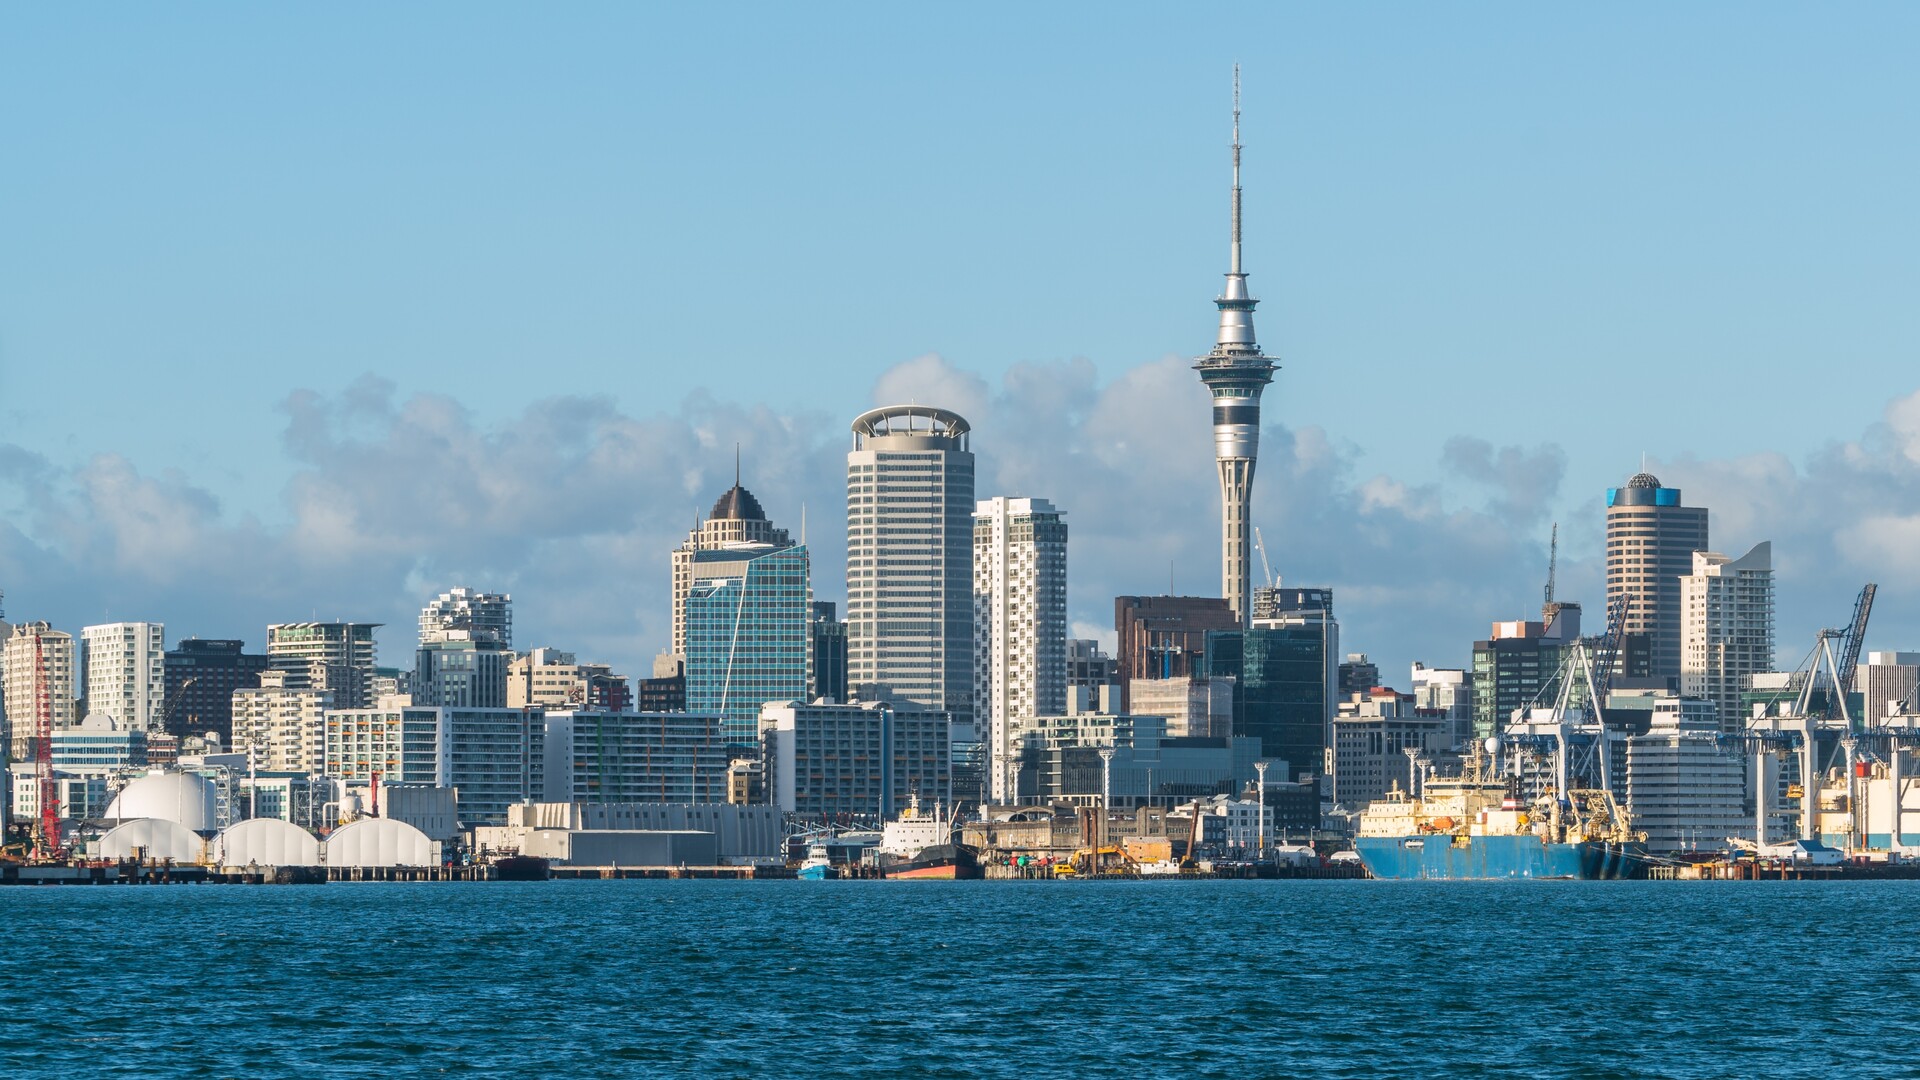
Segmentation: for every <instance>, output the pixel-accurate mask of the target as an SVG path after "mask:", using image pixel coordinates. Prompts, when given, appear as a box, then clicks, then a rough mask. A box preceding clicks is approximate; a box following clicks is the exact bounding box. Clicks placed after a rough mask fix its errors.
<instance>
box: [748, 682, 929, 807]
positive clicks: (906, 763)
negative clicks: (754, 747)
mask: <svg viewBox="0 0 1920 1080" xmlns="http://www.w3.org/2000/svg"><path fill="white" fill-rule="evenodd" d="M760 730H761V735H762V738H763V739H764V741H765V745H764V749H763V751H762V753H763V759H762V760H763V761H764V762H765V763H766V769H767V783H768V788H769V792H770V794H771V796H772V800H773V803H774V805H776V806H778V807H779V808H780V809H781V810H782V811H783V812H785V813H788V814H792V815H795V816H797V817H800V818H804V819H807V820H812V821H828V820H849V819H853V818H861V819H874V818H888V817H893V816H895V815H897V814H899V813H900V811H901V810H903V809H905V808H906V806H907V802H908V800H909V798H911V797H912V796H914V795H916V794H917V795H918V796H919V797H920V800H921V802H922V803H923V804H926V805H931V804H933V803H939V802H950V801H951V800H952V797H953V793H952V791H951V788H950V786H949V772H948V767H949V756H948V755H949V739H950V737H951V732H950V730H949V719H948V717H947V716H946V715H945V714H944V713H937V712H923V711H913V710H909V709H906V708H900V707H896V706H894V705H892V704H889V703H887V702H879V701H868V702H858V703H850V704H835V705H828V704H824V703H813V704H808V703H806V702H801V701H784V702H777V701H771V702H768V703H767V704H766V706H765V707H764V708H763V709H762V710H761V713H760Z"/></svg>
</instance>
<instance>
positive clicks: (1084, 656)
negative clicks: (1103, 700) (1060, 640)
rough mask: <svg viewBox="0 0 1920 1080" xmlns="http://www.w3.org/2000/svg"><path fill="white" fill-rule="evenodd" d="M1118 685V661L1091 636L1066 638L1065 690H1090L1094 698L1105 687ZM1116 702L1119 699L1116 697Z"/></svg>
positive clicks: (1116, 686) (1117, 686)
mask: <svg viewBox="0 0 1920 1080" xmlns="http://www.w3.org/2000/svg"><path fill="white" fill-rule="evenodd" d="M1119 686H1120V661H1118V660H1116V659H1114V658H1113V657H1111V656H1108V655H1107V651H1106V650H1105V649H1102V648H1101V647H1100V643H1099V642H1098V641H1095V640H1094V639H1092V638H1068V639H1067V690H1068V691H1069V692H1071V691H1073V690H1074V689H1076V688H1079V689H1085V690H1088V691H1091V692H1092V693H1093V695H1094V697H1095V698H1098V697H1099V694H1100V691H1101V690H1102V689H1103V688H1105V687H1112V688H1114V689H1115V690H1116V691H1117V690H1118V689H1119ZM1114 700H1115V701H1116V702H1118V701H1119V700H1121V699H1120V698H1118V697H1116V698H1115V699H1114Z"/></svg>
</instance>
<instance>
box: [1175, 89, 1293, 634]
mask: <svg viewBox="0 0 1920 1080" xmlns="http://www.w3.org/2000/svg"><path fill="white" fill-rule="evenodd" d="M1233 99H1234V100H1233V222H1232V246H1231V249H1230V251H1231V254H1230V257H1229V262H1228V265H1227V287H1226V291H1224V292H1223V293H1221V295H1220V297H1219V299H1217V300H1215V301H1214V305H1215V306H1216V307H1218V308H1219V309H1220V328H1219V333H1218V334H1216V335H1215V338H1214V346H1213V350H1212V351H1211V352H1209V353H1208V354H1207V355H1205V356H1203V357H1201V358H1200V359H1199V360H1197V361H1195V362H1194V365H1193V367H1194V370H1196V371H1198V372H1199V373H1200V379H1201V381H1202V382H1204V383H1206V385H1207V390H1208V392H1209V393H1210V394H1211V395H1212V397H1213V453H1214V463H1215V465H1216V467H1217V468H1218V470H1219V473H1220V502H1221V518H1220V563H1221V565H1220V592H1221V594H1222V595H1223V596H1224V597H1225V598H1226V600H1227V604H1228V606H1229V607H1231V608H1232V610H1233V614H1234V618H1235V620H1236V621H1237V624H1236V626H1235V629H1238V628H1239V627H1242V626H1245V625H1247V621H1248V619H1249V617H1250V616H1251V615H1252V605H1251V602H1250V601H1251V596H1250V591H1251V587H1252V576H1253V575H1252V563H1251V559H1252V550H1253V549H1252V546H1251V545H1252V528H1253V526H1252V524H1251V519H1252V515H1253V468H1254V464H1255V462H1256V460H1257V459H1258V457H1259V453H1260V395H1261V393H1262V392H1263V391H1264V390H1265V389H1266V387H1267V384H1268V383H1270V382H1272V381H1273V373H1274V372H1275V371H1277V370H1279V367H1280V365H1278V364H1276V363H1274V362H1273V361H1272V360H1271V359H1269V358H1268V357H1267V356H1266V354H1264V353H1262V352H1261V351H1260V346H1259V345H1258V344H1257V343H1256V342H1255V339H1254V333H1253V309H1254V306H1255V305H1256V304H1257V303H1258V301H1256V300H1255V299H1254V298H1253V294H1251V293H1249V292H1248V291H1247V275H1246V272H1245V269H1244V267H1243V265H1242V263H1241V259H1240V76H1239V72H1238V70H1236V71H1235V73H1234V93H1233Z"/></svg>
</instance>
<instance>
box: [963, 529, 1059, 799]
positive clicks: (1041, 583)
mask: <svg viewBox="0 0 1920 1080" xmlns="http://www.w3.org/2000/svg"><path fill="white" fill-rule="evenodd" d="M973 665H974V666H973V707H974V721H975V723H976V724H980V725H983V726H984V727H985V730H986V743H987V756H988V773H987V776H988V797H989V798H990V799H992V800H993V801H994V802H1003V801H1005V800H1006V799H1007V798H1008V797H1009V796H1010V794H1011V789H1012V784H1013V777H1014V772H1015V768H1016V764H1017V759H1018V746H1017V745H1016V741H1015V732H1016V731H1017V729H1018V727H1019V724H1020V722H1021V721H1022V720H1024V719H1027V718H1030V717H1035V716H1044V715H1047V714H1053V713H1061V712H1065V711H1066V708H1067V524H1066V522H1065V521H1064V520H1062V515H1061V514H1060V511H1059V510H1057V509H1056V508H1055V507H1054V505H1053V504H1052V503H1050V502H1048V501H1047V500H1045V499H1009V498H1005V497H996V498H992V499H984V500H981V502H980V504H979V505H978V506H977V507H976V508H975V510H974V515H973Z"/></svg>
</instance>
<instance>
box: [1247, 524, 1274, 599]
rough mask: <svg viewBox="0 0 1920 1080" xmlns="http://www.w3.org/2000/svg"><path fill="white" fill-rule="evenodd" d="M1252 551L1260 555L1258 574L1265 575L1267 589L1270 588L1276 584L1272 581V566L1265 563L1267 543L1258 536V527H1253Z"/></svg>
mask: <svg viewBox="0 0 1920 1080" xmlns="http://www.w3.org/2000/svg"><path fill="white" fill-rule="evenodd" d="M1253 549H1254V550H1255V551H1258V552H1259V553H1260V572H1261V573H1263V574H1265V575H1267V587H1268V588H1272V587H1273V586H1274V585H1276V584H1278V582H1276V581H1274V580H1273V564H1272V563H1269V562H1268V561H1267V541H1266V539H1265V538H1264V537H1262V536H1261V535H1260V526H1258V525H1255V526H1254V527H1253Z"/></svg>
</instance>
